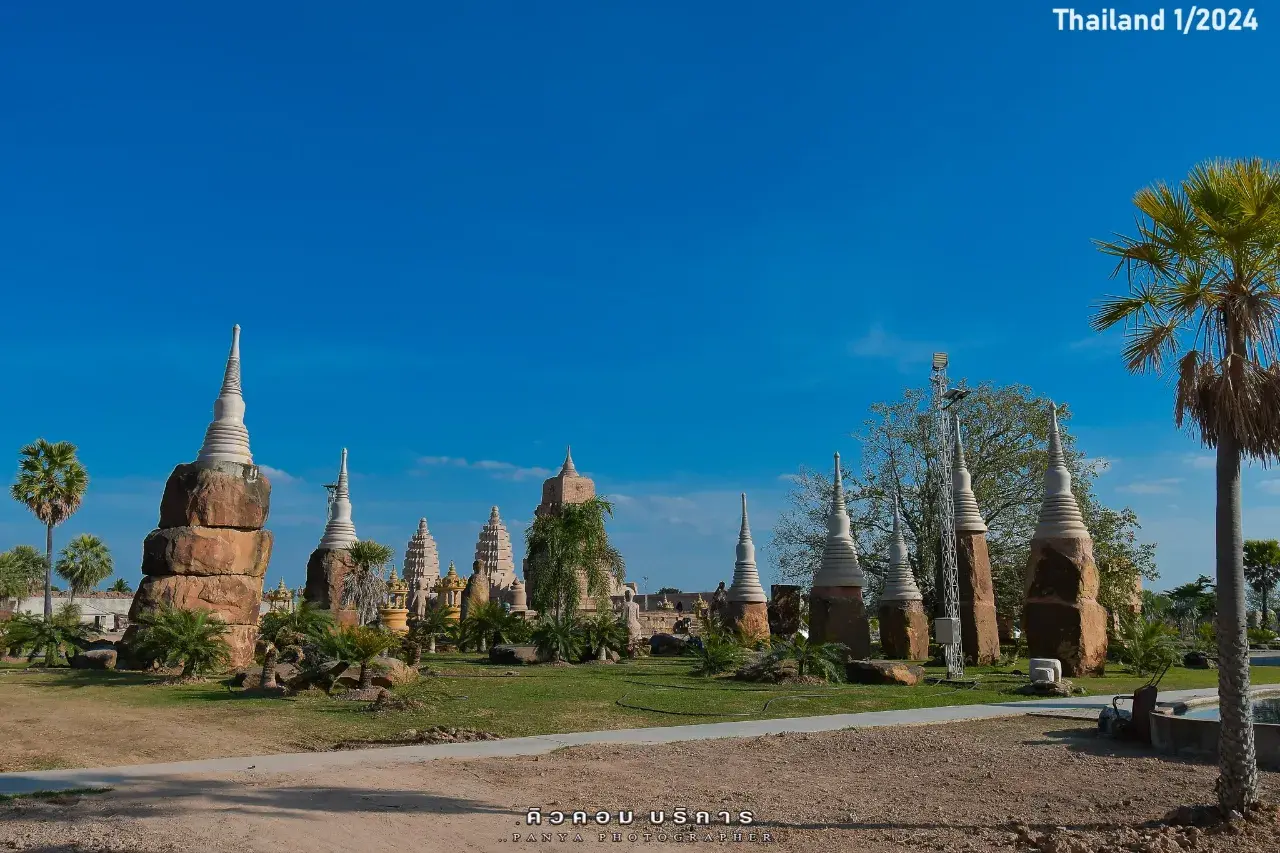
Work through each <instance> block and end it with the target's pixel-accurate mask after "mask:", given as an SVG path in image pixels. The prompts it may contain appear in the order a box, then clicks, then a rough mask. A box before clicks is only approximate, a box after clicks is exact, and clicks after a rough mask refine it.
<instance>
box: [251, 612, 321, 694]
mask: <svg viewBox="0 0 1280 853" xmlns="http://www.w3.org/2000/svg"><path fill="white" fill-rule="evenodd" d="M332 628H333V614H332V613H330V612H329V611H328V610H325V609H323V608H320V607H316V606H315V605H314V604H312V603H311V602H309V601H302V602H300V603H299V604H298V606H297V607H295V608H294V609H293V610H273V611H271V612H270V613H265V614H263V616H262V620H261V621H260V622H259V623H258V642H259V643H260V644H261V645H262V678H261V681H260V683H261V686H263V687H275V686H276V661H277V660H278V659H279V658H280V657H281V656H284V658H285V659H286V660H291V661H294V662H295V663H301V662H302V661H303V660H305V659H306V651H305V649H306V647H307V645H308V644H310V643H314V642H315V641H316V640H318V639H319V638H320V637H322V636H324V635H325V634H327V633H329V631H330V630H331V629H332Z"/></svg>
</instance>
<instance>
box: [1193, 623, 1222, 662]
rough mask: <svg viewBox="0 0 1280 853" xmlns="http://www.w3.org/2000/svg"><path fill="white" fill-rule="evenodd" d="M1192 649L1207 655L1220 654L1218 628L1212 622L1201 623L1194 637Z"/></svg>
mask: <svg viewBox="0 0 1280 853" xmlns="http://www.w3.org/2000/svg"><path fill="white" fill-rule="evenodd" d="M1191 648H1192V649H1194V650H1195V651H1197V652H1204V653H1205V654H1207V655H1211V656H1216V655H1217V654H1218V626H1217V625H1214V624H1213V623H1212V622H1201V623H1200V624H1199V625H1197V626H1196V630H1195V634H1194V635H1192V639H1191Z"/></svg>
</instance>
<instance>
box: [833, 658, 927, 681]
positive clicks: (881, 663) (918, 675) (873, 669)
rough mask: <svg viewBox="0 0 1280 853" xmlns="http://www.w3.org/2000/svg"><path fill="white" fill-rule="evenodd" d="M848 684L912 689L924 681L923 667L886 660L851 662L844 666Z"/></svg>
mask: <svg viewBox="0 0 1280 853" xmlns="http://www.w3.org/2000/svg"><path fill="white" fill-rule="evenodd" d="M845 675H846V677H847V678H848V679H849V683H850V684H901V685H903V686H906V687H914V686H916V685H917V684H919V683H920V682H922V681H924V667H922V666H913V665H911V664H906V663H899V662H897V661H887V660H851V661H849V663H848V664H846V665H845Z"/></svg>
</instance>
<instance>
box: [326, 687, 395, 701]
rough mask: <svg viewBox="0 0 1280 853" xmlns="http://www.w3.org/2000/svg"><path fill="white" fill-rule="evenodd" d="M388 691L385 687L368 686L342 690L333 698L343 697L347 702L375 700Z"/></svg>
mask: <svg viewBox="0 0 1280 853" xmlns="http://www.w3.org/2000/svg"><path fill="white" fill-rule="evenodd" d="M389 693H390V691H389V690H387V688H385V687H370V688H369V689H368V690H358V689H356V690H344V691H342V692H341V693H338V694H337V695H335V696H334V697H333V698H334V699H345V700H346V701H348V702H377V701H378V700H379V699H381V698H382V697H383V696H384V695H388V694H389Z"/></svg>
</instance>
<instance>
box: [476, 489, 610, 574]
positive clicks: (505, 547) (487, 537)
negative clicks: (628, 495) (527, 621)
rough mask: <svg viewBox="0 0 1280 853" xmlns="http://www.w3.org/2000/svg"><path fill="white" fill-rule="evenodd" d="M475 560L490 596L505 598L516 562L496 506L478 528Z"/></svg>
mask: <svg viewBox="0 0 1280 853" xmlns="http://www.w3.org/2000/svg"><path fill="white" fill-rule="evenodd" d="M588 482H590V481H588ZM475 559H476V562H478V563H480V564H482V565H483V566H484V568H485V571H486V572H487V573H488V575H489V585H490V586H489V594H490V596H491V597H493V598H498V597H501V596H506V595H507V594H508V592H509V590H510V589H511V584H512V582H514V581H515V579H516V561H515V556H514V555H513V554H512V553H511V534H509V533H507V526H506V525H505V524H503V523H502V516H500V515H498V508H497V507H496V506H495V507H491V508H490V509H489V520H488V521H487V522H485V525H484V527H482V528H480V538H479V540H478V541H477V542H476V557H475Z"/></svg>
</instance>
